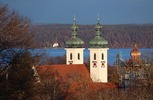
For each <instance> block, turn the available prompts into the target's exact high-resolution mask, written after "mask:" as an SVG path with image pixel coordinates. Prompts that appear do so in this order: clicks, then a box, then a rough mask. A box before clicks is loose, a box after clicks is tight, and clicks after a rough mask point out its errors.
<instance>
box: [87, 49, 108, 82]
mask: <svg viewBox="0 0 153 100" xmlns="http://www.w3.org/2000/svg"><path fill="white" fill-rule="evenodd" d="M108 49H109V48H90V49H89V50H90V77H91V79H92V80H93V82H108V81H107V80H108V75H107V74H108V72H107V50H108ZM102 53H103V56H104V58H103V59H102ZM94 54H96V60H94Z"/></svg>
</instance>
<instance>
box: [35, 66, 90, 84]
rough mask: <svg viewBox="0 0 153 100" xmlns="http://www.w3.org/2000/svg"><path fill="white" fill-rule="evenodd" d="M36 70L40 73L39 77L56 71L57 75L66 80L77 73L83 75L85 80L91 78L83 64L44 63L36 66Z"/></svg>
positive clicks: (72, 77)
mask: <svg viewBox="0 0 153 100" xmlns="http://www.w3.org/2000/svg"><path fill="white" fill-rule="evenodd" d="M36 70H37V72H38V73H39V74H40V77H41V78H45V77H46V76H48V75H51V74H53V73H57V74H58V76H57V77H59V78H60V79H64V80H67V79H69V78H71V79H74V78H76V77H78V75H79V76H80V77H85V78H86V80H89V81H90V80H91V79H90V76H89V72H88V70H87V68H86V66H85V65H84V64H71V65H65V64H63V65H44V66H37V67H36ZM47 73H48V74H47ZM46 74H47V75H46ZM74 80H75V79H74Z"/></svg>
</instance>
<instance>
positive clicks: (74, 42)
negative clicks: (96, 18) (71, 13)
mask: <svg viewBox="0 0 153 100" xmlns="http://www.w3.org/2000/svg"><path fill="white" fill-rule="evenodd" d="M71 29H72V37H71V38H70V39H69V40H68V41H66V45H67V47H68V48H81V47H82V45H83V44H84V42H83V41H82V40H81V39H79V38H78V36H77V30H78V26H77V25H76V23H75V19H74V23H73V25H72V27H71Z"/></svg>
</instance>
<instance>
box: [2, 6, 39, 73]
mask: <svg viewBox="0 0 153 100" xmlns="http://www.w3.org/2000/svg"><path fill="white" fill-rule="evenodd" d="M30 25H31V21H30V19H28V18H27V17H25V16H21V15H20V14H19V13H18V12H16V11H14V10H13V11H11V10H9V9H8V7H7V5H0V61H1V65H2V66H3V68H2V69H1V71H0V73H1V72H3V71H4V70H6V68H7V67H8V66H9V65H10V64H11V59H12V57H13V56H14V55H16V54H17V53H21V52H20V50H19V49H22V48H27V49H28V48H34V47H35V46H37V45H36V44H34V39H33V37H34V31H33V30H31V29H30ZM13 48H19V49H18V50H16V49H13Z"/></svg>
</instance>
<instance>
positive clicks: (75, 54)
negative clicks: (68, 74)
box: [65, 16, 84, 64]
mask: <svg viewBox="0 0 153 100" xmlns="http://www.w3.org/2000/svg"><path fill="white" fill-rule="evenodd" d="M74 17H75V16H74ZM71 29H72V37H71V38H70V39H69V40H68V41H66V45H67V48H65V50H66V64H83V50H84V48H82V45H83V44H84V42H83V41H82V40H81V39H79V38H78V37H77V29H78V26H77V25H76V23H75V18H74V23H73V25H72V27H71Z"/></svg>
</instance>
